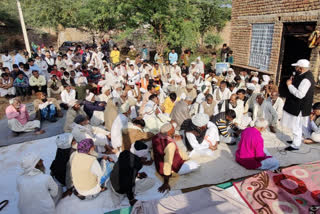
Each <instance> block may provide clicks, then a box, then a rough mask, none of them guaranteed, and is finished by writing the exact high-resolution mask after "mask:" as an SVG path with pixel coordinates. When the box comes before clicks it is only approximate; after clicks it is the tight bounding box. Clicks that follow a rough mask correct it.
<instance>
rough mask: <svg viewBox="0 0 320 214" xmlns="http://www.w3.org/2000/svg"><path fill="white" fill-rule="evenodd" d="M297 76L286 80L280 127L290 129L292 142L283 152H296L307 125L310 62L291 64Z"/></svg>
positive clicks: (311, 90)
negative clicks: (286, 91) (286, 90)
mask: <svg viewBox="0 0 320 214" xmlns="http://www.w3.org/2000/svg"><path fill="white" fill-rule="evenodd" d="M292 66H294V67H295V70H296V72H297V74H296V75H295V76H292V77H291V78H290V79H288V80H287V86H288V89H289V92H290V93H288V95H287V96H286V102H285V104H284V107H283V110H284V111H283V117H282V125H283V126H285V127H287V128H289V129H291V130H292V133H293V140H292V141H287V142H288V143H289V144H291V146H289V147H287V148H286V149H285V150H287V151H293V150H298V149H299V147H300V145H301V142H302V129H303V127H307V125H308V117H309V116H310V113H311V109H312V102H313V94H314V85H315V81H314V77H313V75H312V73H311V71H310V70H309V67H310V62H309V61H308V60H306V59H301V60H299V61H298V62H297V63H294V64H292Z"/></svg>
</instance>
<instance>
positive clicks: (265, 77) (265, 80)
mask: <svg viewBox="0 0 320 214" xmlns="http://www.w3.org/2000/svg"><path fill="white" fill-rule="evenodd" d="M262 79H263V81H264V82H267V83H269V82H270V76H269V75H262Z"/></svg>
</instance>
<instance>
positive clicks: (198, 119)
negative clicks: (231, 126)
mask: <svg viewBox="0 0 320 214" xmlns="http://www.w3.org/2000/svg"><path fill="white" fill-rule="evenodd" d="M191 121H192V123H193V124H194V125H195V126H198V127H202V126H205V125H207V124H208V122H209V116H208V115H207V114H204V113H199V114H196V115H194V116H193V117H192V119H191Z"/></svg>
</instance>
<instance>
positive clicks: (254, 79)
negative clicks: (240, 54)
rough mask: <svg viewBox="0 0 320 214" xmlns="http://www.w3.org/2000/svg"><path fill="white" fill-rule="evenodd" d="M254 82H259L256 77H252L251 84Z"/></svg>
mask: <svg viewBox="0 0 320 214" xmlns="http://www.w3.org/2000/svg"><path fill="white" fill-rule="evenodd" d="M253 81H256V82H259V78H258V77H252V79H251V82H253Z"/></svg>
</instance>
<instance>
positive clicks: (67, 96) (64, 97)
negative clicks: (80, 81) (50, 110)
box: [60, 85, 76, 109]
mask: <svg viewBox="0 0 320 214" xmlns="http://www.w3.org/2000/svg"><path fill="white" fill-rule="evenodd" d="M75 99H76V91H75V90H74V89H72V88H71V86H70V85H67V86H65V88H64V90H63V91H62V92H61V104H60V105H61V107H63V108H64V109H68V105H69V103H70V102H71V101H73V100H75Z"/></svg>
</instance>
